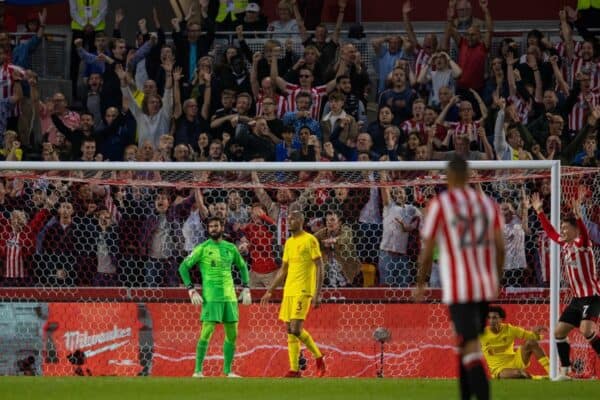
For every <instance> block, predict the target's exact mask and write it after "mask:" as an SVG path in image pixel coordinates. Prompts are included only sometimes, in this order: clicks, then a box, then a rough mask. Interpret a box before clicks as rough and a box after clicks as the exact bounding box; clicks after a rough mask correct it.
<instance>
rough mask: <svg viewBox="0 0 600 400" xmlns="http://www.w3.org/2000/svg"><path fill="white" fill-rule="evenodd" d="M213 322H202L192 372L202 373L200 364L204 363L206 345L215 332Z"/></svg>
mask: <svg viewBox="0 0 600 400" xmlns="http://www.w3.org/2000/svg"><path fill="white" fill-rule="evenodd" d="M216 325H217V324H216V323H214V322H203V323H202V331H201V332H200V339H199V340H198V344H197V345H196V369H195V370H194V372H202V363H204V357H205V356H206V350H208V343H209V342H210V338H211V337H212V334H213V332H214V331H215V326H216Z"/></svg>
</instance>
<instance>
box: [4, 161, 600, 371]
mask: <svg viewBox="0 0 600 400" xmlns="http://www.w3.org/2000/svg"><path fill="white" fill-rule="evenodd" d="M416 165H417V164H415V163H391V162H390V163H370V162H365V163H361V164H356V163H316V164H315V163H298V164H295V163H286V164H278V165H277V164H269V163H242V164H238V163H176V164H167V163H99V164H95V163H94V164H90V163H88V164H84V163H44V164H41V163H38V164H36V163H10V164H8V163H5V164H4V165H3V168H2V172H1V173H0V232H1V233H0V255H1V261H0V266H1V271H2V278H0V279H1V280H0V282H1V286H2V287H0V298H1V300H0V301H1V302H0V374H3V375H6V374H8V375H11V374H36V375H74V374H79V375H122V376H135V375H155V376H189V375H191V373H192V371H193V365H194V357H195V349H196V342H197V339H198V336H199V331H200V321H199V312H200V310H199V308H197V307H195V306H193V305H191V304H190V303H189V299H188V297H187V291H186V290H185V289H184V288H183V287H182V284H181V281H180V279H179V277H178V274H177V268H178V266H179V264H180V262H181V261H182V260H183V258H184V257H185V256H186V255H187V254H189V252H190V251H191V250H192V249H193V248H194V246H196V245H197V244H199V243H201V242H202V241H204V240H205V239H206V237H207V229H206V224H205V221H206V218H207V217H208V216H210V215H217V216H220V217H222V218H223V219H224V220H225V221H226V228H225V232H226V236H227V238H228V240H230V241H232V242H233V243H235V244H236V246H237V247H238V249H239V250H240V252H241V254H242V255H243V256H244V257H245V258H246V260H247V261H248V265H249V266H250V270H251V285H252V295H253V298H254V300H255V303H254V304H252V305H250V306H248V307H244V306H241V305H240V324H239V336H238V343H237V353H236V358H235V364H234V368H235V371H236V372H237V373H239V374H240V375H242V376H279V375H281V373H282V371H285V370H287V362H288V361H287V343H286V335H285V332H284V327H283V325H282V323H281V322H280V321H278V320H277V312H278V307H279V304H277V302H274V303H272V304H270V305H268V306H261V305H260V304H258V302H257V300H258V299H259V298H260V296H262V294H263V293H264V287H265V285H268V284H269V282H270V280H272V279H273V276H274V274H275V273H276V271H277V268H278V267H279V266H280V258H281V255H282V248H283V247H282V246H283V244H284V243H285V240H286V238H287V236H288V233H287V229H286V227H287V215H289V212H290V211H292V210H294V209H299V210H302V211H304V213H305V215H306V223H305V229H306V230H307V231H309V232H312V233H313V234H315V235H316V236H317V238H318V239H319V240H320V243H321V250H322V253H323V260H324V264H325V266H326V279H325V290H324V304H323V305H322V306H321V307H320V308H319V309H316V310H312V311H311V312H310V314H309V316H308V319H307V321H306V326H307V329H309V330H310V331H311V333H312V335H313V337H314V338H315V340H316V341H317V343H318V344H319V345H320V346H321V348H322V349H323V351H324V353H325V354H326V355H327V361H328V371H329V372H328V374H329V375H330V376H339V377H342V376H344V377H374V376H378V375H379V376H386V377H453V376H456V374H457V362H456V361H455V360H456V357H455V344H456V343H455V338H454V334H453V330H452V326H451V324H450V321H449V319H448V315H447V311H446V307H445V306H444V305H442V304H440V298H441V293H440V290H439V274H438V273H437V271H436V268H435V267H434V271H433V274H432V276H431V280H430V286H431V290H430V291H429V292H428V295H427V300H426V302H425V303H421V304H415V303H414V302H413V301H412V288H413V286H414V283H415V275H416V269H417V264H416V260H417V256H418V253H419V250H420V239H419V227H420V224H421V223H422V220H423V217H424V214H425V209H426V205H427V202H428V200H429V199H430V198H431V197H432V196H434V195H435V194H436V193H438V192H440V191H441V190H443V189H444V186H445V176H444V172H443V168H444V164H442V163H424V164H420V165H419V166H418V168H421V170H416V169H415V168H417V167H416ZM551 165H552V163H551V162H549V163H545V164H544V163H543V164H539V163H511V164H507V163H501V162H495V163H485V162H484V163H474V164H473V167H474V172H473V177H472V181H473V182H474V185H475V186H476V187H477V188H480V189H481V190H482V191H484V192H485V193H486V194H488V195H491V196H493V197H494V198H496V199H497V200H498V202H499V203H500V204H501V205H502V209H503V212H504V213H505V218H506V220H507V226H506V229H505V239H506V242H507V263H506V266H505V274H504V277H503V290H502V293H501V296H500V299H499V300H498V304H500V305H502V306H503V307H504V308H505V310H506V312H507V319H506V322H509V323H512V324H515V325H519V326H522V327H524V328H527V329H533V328H534V327H536V326H539V325H543V326H546V327H548V328H549V330H550V328H551V326H552V325H553V323H554V322H555V318H556V317H553V318H551V316H550V303H551V292H552V290H551V289H550V265H551V263H550V258H551V257H550V250H549V249H550V244H549V242H548V240H547V238H546V236H545V235H544V233H543V231H542V229H541V227H540V224H539V221H538V220H537V216H536V215H535V213H534V212H533V211H532V210H529V209H527V208H526V201H525V200H526V198H527V197H528V196H530V195H531V194H532V193H540V195H541V196H542V198H543V199H544V204H545V208H546V212H547V213H548V214H550V211H551V206H552V204H553V203H552V201H551V200H552V198H553V196H554V198H556V200H560V209H561V211H562V212H561V214H562V215H565V214H567V213H568V212H569V207H570V200H571V199H572V198H573V197H574V196H576V195H577V193H579V191H580V190H581V191H582V193H584V192H585V201H584V208H585V210H584V215H585V216H586V223H588V224H589V226H596V227H597V226H598V224H600V217H599V216H600V213H599V212H598V211H600V210H599V209H598V207H599V205H600V189H599V188H600V182H599V179H600V178H598V176H599V174H598V172H599V171H598V170H594V169H573V168H562V170H560V178H561V179H560V182H561V184H560V191H561V192H562V195H561V196H560V199H558V198H557V196H558V193H557V192H556V190H555V189H556V188H552V185H551V173H550V171H551V169H550V166H551ZM515 166H518V168H517V167H515ZM508 167H510V168H508ZM557 170H558V169H557ZM251 171H255V172H251ZM556 182H558V180H557V181H556ZM558 204H559V203H558V202H555V204H554V205H555V206H558ZM555 214H556V213H554V215H552V216H551V217H552V221H553V222H554V223H556V222H557V220H558V215H555ZM596 240H598V238H596ZM596 244H597V243H596ZM598 259H600V258H597V260H598ZM232 274H233V276H234V279H235V280H236V282H238V283H239V279H240V278H239V274H238V272H237V269H236V268H235V267H234V268H233V269H232ZM193 280H194V282H195V283H196V284H198V285H201V282H200V277H199V274H198V273H197V271H196V272H195V273H194V274H193ZM560 285H561V288H560V291H559V292H560V301H559V302H558V303H557V304H558V305H559V308H560V309H562V308H563V307H564V306H565V305H566V304H567V303H568V301H569V299H570V293H569V291H568V287H567V285H566V283H565V280H564V279H562V280H561V281H560ZM274 298H275V299H280V298H281V293H280V292H279V293H276V294H275V295H274ZM556 298H557V300H558V292H557V297H556ZM382 332H384V333H385V332H388V333H389V340H387V341H385V342H384V341H383V340H377V339H381V334H382ZM548 338H549V335H548V334H546V335H544V338H543V340H542V341H541V344H542V347H543V348H544V349H545V350H546V351H547V352H549V351H550V348H551V347H552V346H550V341H549V339H548ZM570 339H571V344H572V349H573V350H572V358H573V360H574V363H575V364H574V365H575V366H576V368H577V370H578V372H579V373H580V374H581V375H582V376H597V375H598V373H599V371H600V369H599V365H598V362H597V357H595V355H594V354H593V353H592V351H591V349H589V346H588V344H587V343H586V342H585V340H583V339H582V338H581V335H579V334H578V333H573V334H572V336H571V338H570ZM222 340H223V332H222V331H221V330H220V328H219V329H217V331H216V332H215V335H214V336H213V339H212V341H211V345H210V348H209V351H208V356H207V358H206V361H205V367H204V373H205V374H207V375H219V374H220V371H221V368H222V367H221V366H222V361H223V359H222V346H221V343H222ZM383 342H384V343H383ZM303 355H304V356H305V358H306V359H307V364H306V370H305V371H304V374H305V375H306V376H312V375H313V374H314V370H315V368H314V364H313V363H314V361H313V360H312V358H311V356H310V354H309V353H308V352H307V351H306V350H305V351H303ZM530 371H531V372H532V373H533V374H542V373H543V370H542V368H541V367H540V366H539V365H538V364H537V362H536V361H532V366H531V369H530Z"/></svg>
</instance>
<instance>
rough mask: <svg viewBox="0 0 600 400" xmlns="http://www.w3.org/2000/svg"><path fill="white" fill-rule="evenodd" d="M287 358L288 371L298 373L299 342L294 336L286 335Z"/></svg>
mask: <svg viewBox="0 0 600 400" xmlns="http://www.w3.org/2000/svg"><path fill="white" fill-rule="evenodd" d="M288 356H289V358H290V371H298V370H299V369H300V366H299V357H300V341H299V340H298V338H297V337H296V335H291V334H289V333H288Z"/></svg>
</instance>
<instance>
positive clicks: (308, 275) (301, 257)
mask: <svg viewBox="0 0 600 400" xmlns="http://www.w3.org/2000/svg"><path fill="white" fill-rule="evenodd" d="M319 258H321V248H320V247H319V241H318V240H317V238H316V237H314V236H313V235H311V234H310V233H307V232H304V231H302V233H301V234H299V235H297V236H291V237H290V238H289V239H287V241H286V242H285V246H284V248H283V262H285V263H287V264H288V272H287V278H286V280H285V286H284V287H283V296H284V297H285V296H314V294H315V291H316V287H317V265H316V264H315V260H317V259H319Z"/></svg>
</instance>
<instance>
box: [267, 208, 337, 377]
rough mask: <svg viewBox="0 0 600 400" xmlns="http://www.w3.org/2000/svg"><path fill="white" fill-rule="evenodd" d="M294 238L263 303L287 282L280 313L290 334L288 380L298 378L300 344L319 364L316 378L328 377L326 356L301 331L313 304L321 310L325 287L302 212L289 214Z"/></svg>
mask: <svg viewBox="0 0 600 400" xmlns="http://www.w3.org/2000/svg"><path fill="white" fill-rule="evenodd" d="M288 224H289V229H290V232H291V233H292V236H291V237H290V238H289V239H287V241H286V242H285V246H284V248H283V259H282V267H281V269H280V270H279V272H278V273H277V276H276V277H275V279H274V281H273V283H272V284H271V287H270V288H269V289H268V290H267V291H266V293H265V294H264V296H263V297H262V299H261V300H260V303H261V304H267V303H268V302H269V300H270V299H271V296H272V295H273V290H275V288H277V287H278V286H279V285H280V284H281V283H282V282H283V281H284V279H285V286H284V288H283V299H282V300H281V309H280V310H279V319H280V320H282V321H283V322H285V324H286V326H287V333H288V355H289V360H290V370H289V372H288V373H287V374H286V375H285V376H286V377H287V378H299V377H300V368H299V361H298V357H299V355H300V342H302V343H304V345H305V346H306V348H307V349H308V350H309V351H310V352H311V353H312V355H313V356H314V358H315V360H316V363H317V375H318V376H323V375H324V374H325V362H324V361H323V354H321V351H320V350H319V348H318V347H317V345H316V343H315V342H314V340H313V338H312V337H311V336H310V334H309V333H308V331H307V330H306V329H303V328H302V325H303V323H304V320H305V319H306V316H307V315H308V310H309V308H310V306H311V304H312V306H313V307H314V308H318V307H319V302H320V298H319V296H320V294H321V287H322V285H323V262H322V260H321V249H320V247H319V241H318V240H317V239H316V238H315V237H314V236H313V235H311V234H310V233H307V232H305V231H304V229H303V225H304V215H303V214H302V212H300V211H293V212H291V213H290V216H289V219H288Z"/></svg>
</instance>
